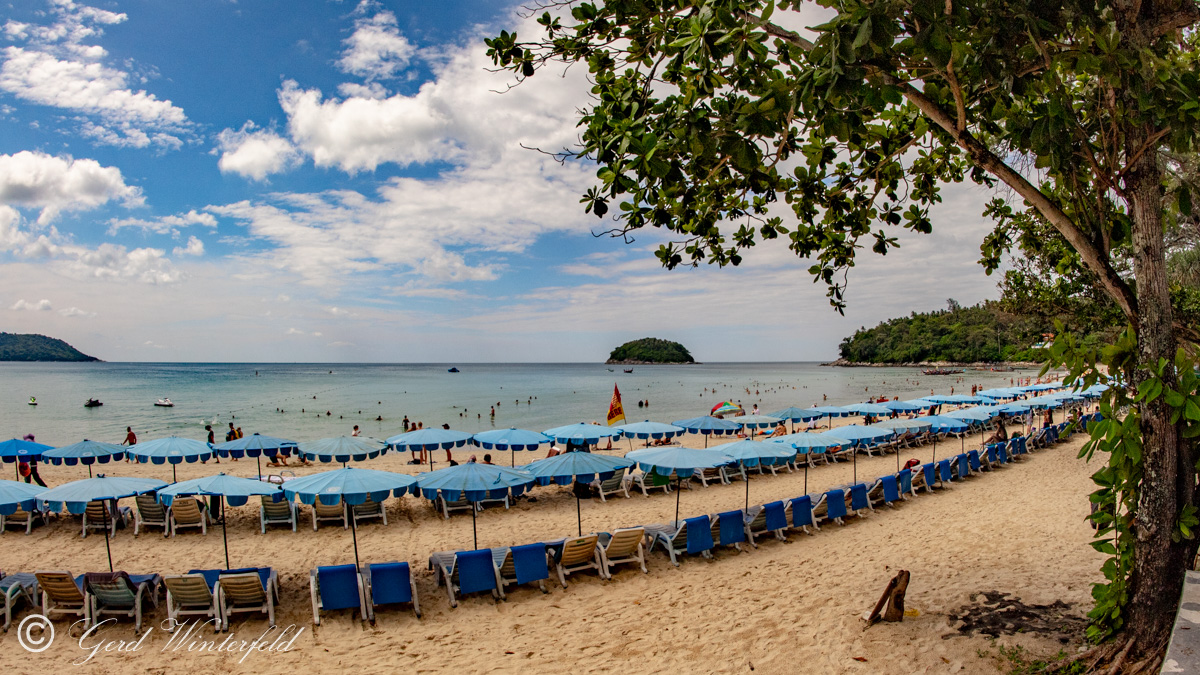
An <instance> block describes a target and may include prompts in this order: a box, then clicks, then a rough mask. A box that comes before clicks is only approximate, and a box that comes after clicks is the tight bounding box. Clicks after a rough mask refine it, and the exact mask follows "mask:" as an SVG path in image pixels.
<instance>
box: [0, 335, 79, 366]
mask: <svg viewBox="0 0 1200 675" xmlns="http://www.w3.org/2000/svg"><path fill="white" fill-rule="evenodd" d="M99 360H100V359H98V358H96V357H94V356H88V355H87V354H84V353H83V352H81V351H79V350H78V349H75V348H74V347H72V346H71V345H69V344H67V343H66V342H63V341H62V340H59V339H58V338H52V337H46V336H45V335H32V334H26V333H0V361H99Z"/></svg>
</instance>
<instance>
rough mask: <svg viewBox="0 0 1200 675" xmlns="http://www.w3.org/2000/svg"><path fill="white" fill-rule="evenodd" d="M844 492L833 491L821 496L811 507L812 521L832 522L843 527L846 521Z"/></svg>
mask: <svg viewBox="0 0 1200 675" xmlns="http://www.w3.org/2000/svg"><path fill="white" fill-rule="evenodd" d="M845 517H846V491H845V490H840V489H836V488H835V489H833V490H830V491H828V492H826V493H825V494H823V495H821V497H820V498H818V499H817V504H816V506H814V507H813V520H814V521H816V522H821V521H823V520H824V521H830V520H831V521H833V522H835V523H837V524H838V525H845V524H846V521H845V520H843V519H844V518H845Z"/></svg>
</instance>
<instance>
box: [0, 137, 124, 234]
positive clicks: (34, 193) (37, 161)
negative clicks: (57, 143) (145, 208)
mask: <svg viewBox="0 0 1200 675" xmlns="http://www.w3.org/2000/svg"><path fill="white" fill-rule="evenodd" d="M109 201H119V202H122V203H123V204H124V205H125V206H126V207H131V206H139V205H141V204H142V203H143V201H144V199H143V197H142V191H141V188H138V187H136V186H131V185H126V184H125V179H124V178H123V177H122V176H121V170H120V169H118V168H116V167H112V166H101V165H100V163H99V162H97V161H96V160H94V159H72V158H71V157H54V156H52V155H47V154H45V153H41V152H30V151H28V150H22V151H21V152H18V153H16V154H13V155H0V204H8V205H11V206H25V207H32V208H40V209H41V210H42V212H41V215H40V216H39V218H38V221H39V222H40V223H42V224H46V223H49V222H50V221H52V220H53V219H54V217H55V216H56V215H58V213H59V212H61V211H78V210H87V209H92V208H95V207H97V206H100V205H102V204H105V203H107V202H109Z"/></svg>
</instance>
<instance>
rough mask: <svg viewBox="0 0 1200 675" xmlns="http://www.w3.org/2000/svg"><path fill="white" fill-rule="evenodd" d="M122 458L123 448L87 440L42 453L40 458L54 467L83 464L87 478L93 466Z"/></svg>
mask: <svg viewBox="0 0 1200 675" xmlns="http://www.w3.org/2000/svg"><path fill="white" fill-rule="evenodd" d="M124 456H125V446H123V445H117V444H116V443H102V442H100V441H89V440H87V439H84V440H82V441H79V442H78V443H72V444H70V445H64V446H62V447H60V448H51V449H49V450H46V451H44V452H42V457H43V458H45V459H48V460H50V463H51V464H54V465H55V466H58V465H60V464H66V465H67V466H75V465H76V464H83V465H85V466H87V468H88V476H91V475H92V465H93V464H96V463H100V464H108V463H109V462H110V461H112V458H113V457H116V458H118V459H120V458H121V457H124Z"/></svg>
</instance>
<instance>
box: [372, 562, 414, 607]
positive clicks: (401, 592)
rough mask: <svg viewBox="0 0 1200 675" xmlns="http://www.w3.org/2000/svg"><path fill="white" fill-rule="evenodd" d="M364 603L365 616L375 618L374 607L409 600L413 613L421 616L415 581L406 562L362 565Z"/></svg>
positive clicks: (397, 603)
mask: <svg viewBox="0 0 1200 675" xmlns="http://www.w3.org/2000/svg"><path fill="white" fill-rule="evenodd" d="M362 582H363V595H364V596H365V597H364V603H363V604H364V605H365V606H366V609H367V618H368V619H369V620H371V621H374V620H375V608H376V607H381V606H383V605H399V604H401V603H405V602H411V603H412V607H413V613H414V614H416V615H417V618H418V619H419V618H421V605H420V604H419V603H418V602H417V582H416V580H415V579H413V576H412V570H411V569H410V568H409V565H408V563H406V562H386V563H371V564H370V565H363V567H362Z"/></svg>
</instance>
